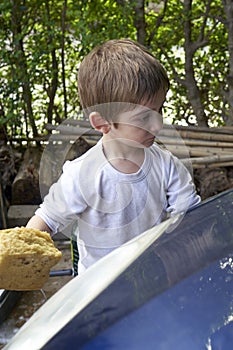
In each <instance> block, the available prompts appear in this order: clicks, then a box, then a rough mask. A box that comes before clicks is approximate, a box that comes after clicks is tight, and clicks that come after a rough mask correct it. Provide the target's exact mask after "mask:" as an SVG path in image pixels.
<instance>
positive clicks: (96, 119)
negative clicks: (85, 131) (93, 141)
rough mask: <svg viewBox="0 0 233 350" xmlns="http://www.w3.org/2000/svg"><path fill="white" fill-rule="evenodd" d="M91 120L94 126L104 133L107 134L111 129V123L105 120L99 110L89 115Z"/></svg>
mask: <svg viewBox="0 0 233 350" xmlns="http://www.w3.org/2000/svg"><path fill="white" fill-rule="evenodd" d="M89 120H90V123H91V125H92V127H93V128H94V129H96V130H98V131H100V132H102V133H103V134H107V133H108V132H109V130H110V125H109V123H108V121H107V120H105V119H104V118H103V117H102V115H101V114H99V113H98V112H92V113H91V114H90V115H89Z"/></svg>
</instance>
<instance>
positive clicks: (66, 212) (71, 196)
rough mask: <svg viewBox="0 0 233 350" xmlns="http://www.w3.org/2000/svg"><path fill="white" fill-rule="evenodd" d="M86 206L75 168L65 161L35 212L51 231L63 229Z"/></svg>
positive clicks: (74, 219)
mask: <svg viewBox="0 0 233 350" xmlns="http://www.w3.org/2000/svg"><path fill="white" fill-rule="evenodd" d="M85 208H86V204H85V201H84V200H83V198H82V195H81V193H80V191H79V183H78V175H77V169H75V165H74V164H72V162H69V161H67V162H66V163H65V164H64V166H63V173H62V175H61V177H60V178H59V180H58V181H57V182H56V183H54V184H53V185H52V186H51V187H50V190H49V193H48V194H47V195H46V196H45V198H44V201H43V203H42V204H41V205H40V207H39V208H38V209H37V211H36V212H35V214H36V215H38V216H40V217H41V218H42V219H43V220H44V221H45V222H46V224H47V225H48V226H49V227H50V229H51V230H52V232H53V233H56V232H57V231H58V230H59V231H61V232H62V231H64V230H65V229H66V228H67V227H68V226H69V225H72V223H73V222H74V221H77V218H78V215H79V214H80V213H82V212H83V211H84V210H85Z"/></svg>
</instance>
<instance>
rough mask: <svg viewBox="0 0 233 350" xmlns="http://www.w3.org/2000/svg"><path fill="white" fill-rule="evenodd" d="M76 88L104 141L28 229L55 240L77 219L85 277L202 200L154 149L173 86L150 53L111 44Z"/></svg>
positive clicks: (53, 191) (82, 72) (69, 171)
mask: <svg viewBox="0 0 233 350" xmlns="http://www.w3.org/2000/svg"><path fill="white" fill-rule="evenodd" d="M78 88H79V96H80V101H81V105H82V107H83V109H84V112H85V113H86V114H87V115H88V116H89V119H90V122H91V124H92V126H93V127H94V128H95V129H96V130H99V131H100V132H101V133H102V134H103V137H102V139H101V141H100V142H98V143H97V145H96V146H94V147H92V148H91V149H90V150H89V151H88V152H86V153H85V154H84V155H82V156H81V157H79V158H78V159H76V160H74V161H71V162H66V163H65V165H64V167H63V174H62V175H61V177H60V179H59V180H58V182H57V183H56V184H54V185H52V186H51V188H50V191H49V194H48V195H47V196H46V197H45V199H44V202H43V203H42V204H41V206H40V208H39V209H38V210H37V211H36V213H35V216H33V217H32V218H31V219H30V221H29V222H28V225H27V227H33V228H38V229H40V230H46V231H48V232H50V233H53V234H54V233H56V232H57V231H58V230H59V231H62V230H64V229H65V227H66V226H67V225H69V224H70V223H72V222H74V221H76V222H77V223H78V233H77V242H78V249H79V254H80V259H79V268H78V272H79V274H80V273H82V272H84V271H85V269H86V268H88V267H89V266H90V265H92V264H93V263H94V262H96V261H97V260H98V259H100V258H101V257H103V256H104V255H106V254H108V253H109V252H111V251H112V250H113V249H115V248H116V247H118V246H120V245H122V244H123V243H125V242H126V241H128V240H130V239H132V238H133V237H135V236H136V235H139V234H140V233H142V232H144V231H145V230H147V229H149V228H151V227H153V226H154V225H157V224H158V223H160V222H161V221H163V220H164V219H165V218H166V217H167V216H168V215H174V214H176V213H178V212H184V211H186V210H187V209H188V208H189V207H191V206H193V205H195V204H197V203H198V202H199V201H200V198H199V196H198V195H197V194H196V192H195V188H194V184H193V182H192V178H191V176H190V174H189V172H188V171H187V169H186V168H185V167H184V166H183V165H182V164H181V162H180V161H179V160H178V159H177V158H176V157H174V156H172V155H171V154H170V152H168V151H166V150H162V149H161V148H160V147H159V146H158V145H157V144H155V143H154V140H155V136H156V135H157V133H158V132H159V130H160V129H161V128H162V116H161V113H162V107H163V103H164V100H165V97H166V93H167V90H168V88H169V81H168V77H167V74H166V72H165V70H164V68H163V67H162V65H161V64H160V63H159V62H158V61H157V60H156V59H155V58H154V57H153V56H152V54H150V53H149V52H148V51H147V50H146V49H145V48H144V47H143V46H141V45H139V44H138V43H136V42H134V41H131V40H128V39H124V40H110V41H108V42H106V43H104V44H102V45H100V46H98V47H96V48H94V49H93V50H92V51H91V52H90V53H89V54H88V55H87V56H86V58H84V60H83V62H82V63H81V65H80V68H79V77H78Z"/></svg>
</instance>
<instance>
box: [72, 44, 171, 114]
mask: <svg viewBox="0 0 233 350" xmlns="http://www.w3.org/2000/svg"><path fill="white" fill-rule="evenodd" d="M168 88H169V80H168V76H167V73H166V71H165V69H164V68H163V66H162V65H161V63H160V62H159V61H158V60H157V59H156V58H155V57H154V56H153V55H152V54H151V53H150V52H149V51H148V50H147V49H146V48H145V47H144V46H142V45H140V44H139V43H137V42H135V41H132V40H130V39H119V40H109V41H107V42H105V43H103V44H102V45H99V46H97V47H95V48H94V49H93V50H92V51H91V52H90V53H89V54H88V55H87V56H86V57H85V58H84V60H83V61H82V63H81V64H80V67H79V73H78V90H79V97H80V103H81V106H82V108H83V109H84V110H86V112H87V113H88V114H89V113H90V112H92V111H97V110H98V105H101V106H102V108H101V110H100V111H99V112H100V113H101V114H102V116H103V117H104V118H105V119H107V120H111V119H112V117H113V116H112V115H111V113H110V115H109V113H108V111H109V108H107V106H108V105H109V103H111V104H112V103H113V102H117V105H119V104H118V103H119V102H120V103H121V105H125V103H126V104H127V103H129V104H135V105H137V104H145V103H147V102H149V101H150V100H152V98H154V97H155V95H156V94H157V92H158V91H160V90H163V91H164V92H165V93H166V91H167V90H168ZM122 103H123V104H122ZM103 105H105V107H106V108H103ZM115 105H116V104H115ZM104 109H106V110H105V111H103V110H104ZM118 112H119V111H118Z"/></svg>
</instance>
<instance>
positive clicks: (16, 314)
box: [0, 240, 73, 349]
mask: <svg viewBox="0 0 233 350" xmlns="http://www.w3.org/2000/svg"><path fill="white" fill-rule="evenodd" d="M55 246H56V247H57V248H58V249H59V250H61V251H62V259H61V260H60V261H59V263H58V264H57V265H56V266H54V267H53V270H60V269H69V268H71V267H72V262H71V254H70V242H69V240H59V241H55ZM72 278H73V277H72V276H62V277H50V278H49V280H48V281H47V282H46V283H45V285H44V287H43V290H38V291H29V292H24V293H23V295H22V297H21V298H20V300H19V302H18V303H17V305H16V307H15V308H14V310H13V311H12V313H11V314H10V316H9V317H8V319H7V320H5V322H4V323H3V324H2V325H0V349H2V348H3V347H4V345H6V344H7V343H8V341H9V340H10V339H11V338H12V337H13V336H14V334H16V333H17V331H18V330H19V329H20V327H22V325H23V324H24V323H25V322H26V321H27V320H28V319H29V318H30V317H31V316H32V315H33V313H35V311H36V310H37V309H38V308H39V307H40V306H41V305H43V304H44V303H45V302H46V300H48V299H49V298H50V297H51V296H52V295H53V294H54V293H56V292H57V291H58V290H59V289H60V288H62V286H64V285H65V284H66V283H67V282H69V281H70V280H71V279H72Z"/></svg>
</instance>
